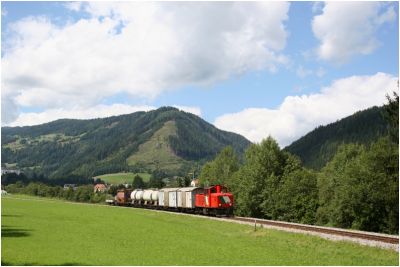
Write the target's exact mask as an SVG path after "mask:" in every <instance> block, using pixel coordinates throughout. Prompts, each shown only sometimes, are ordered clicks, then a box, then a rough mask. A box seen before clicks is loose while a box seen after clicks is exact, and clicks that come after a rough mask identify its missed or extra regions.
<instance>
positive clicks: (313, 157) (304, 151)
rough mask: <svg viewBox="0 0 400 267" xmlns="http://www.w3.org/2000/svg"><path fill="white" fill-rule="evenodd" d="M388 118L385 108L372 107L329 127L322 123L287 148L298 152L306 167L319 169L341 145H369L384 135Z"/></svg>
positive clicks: (292, 151) (295, 153)
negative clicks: (386, 118)
mask: <svg viewBox="0 0 400 267" xmlns="http://www.w3.org/2000/svg"><path fill="white" fill-rule="evenodd" d="M388 125H389V123H388V121H387V120H385V119H384V107H372V108H369V109H366V110H363V111H359V112H357V113H355V114H353V115H351V116H348V117H346V118H343V119H341V120H339V121H337V122H334V123H330V124H328V125H326V126H319V127H318V128H316V129H315V130H313V131H311V132H309V133H308V134H306V135H305V136H303V137H302V138H300V139H299V140H297V141H295V142H293V143H292V144H291V145H289V146H287V147H286V148H285V150H286V151H289V152H290V153H292V154H294V155H297V156H298V157H299V158H300V159H301V161H302V163H303V164H304V166H306V167H308V168H313V169H316V170H320V169H321V168H322V167H324V166H325V165H326V163H327V162H329V161H330V160H331V159H332V158H333V156H334V155H335V153H336V151H337V150H338V148H339V146H340V145H341V144H348V143H355V142H357V143H359V144H364V145H369V144H371V143H372V142H375V141H376V140H377V139H378V138H380V137H381V136H383V135H385V134H386V133H387V130H388Z"/></svg>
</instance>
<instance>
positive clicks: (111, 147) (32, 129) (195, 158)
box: [1, 107, 250, 178]
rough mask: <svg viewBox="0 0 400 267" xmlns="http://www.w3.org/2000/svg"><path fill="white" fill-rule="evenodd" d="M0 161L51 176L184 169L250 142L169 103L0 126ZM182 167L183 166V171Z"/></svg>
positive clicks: (245, 145) (241, 148)
mask: <svg viewBox="0 0 400 267" xmlns="http://www.w3.org/2000/svg"><path fill="white" fill-rule="evenodd" d="M1 137H2V144H1V154H2V164H3V165H4V164H6V163H7V164H14V165H15V164H17V167H18V168H20V169H24V170H26V171H28V170H31V171H35V172H37V173H41V174H44V175H46V176H49V177H52V178H57V177H63V176H66V175H82V176H87V177H91V176H94V175H99V174H104V173H111V172H117V171H124V170H147V171H152V170H154V169H156V168H157V169H160V170H164V171H166V172H170V173H179V172H183V171H186V169H187V168H188V166H190V165H191V164H194V163H198V162H200V163H202V162H204V161H206V160H209V159H212V158H213V157H214V156H215V155H216V154H217V153H218V152H219V151H220V150H221V149H223V148H224V147H225V146H228V145H231V146H232V147H233V148H234V149H235V151H236V152H238V153H239V154H242V153H243V151H244V150H245V149H246V147H247V146H248V145H249V144H250V142H249V141H248V140H247V139H245V138H244V137H242V136H240V135H238V134H234V133H230V132H226V131H221V130H219V129H217V128H215V127H214V126H213V125H211V124H209V123H207V122H206V121H204V120H203V119H201V118H199V117H197V116H195V115H193V114H191V113H186V112H183V111H179V110H178V109H176V108H172V107H163V108H159V109H157V110H153V111H149V112H136V113H132V114H128V115H121V116H114V117H109V118H102V119H91V120H71V119H62V120H57V121H54V122H50V123H46V124H42V125H38V126H25V127H3V128H2V136H1ZM185 168H186V169H185Z"/></svg>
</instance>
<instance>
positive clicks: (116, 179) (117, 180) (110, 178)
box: [95, 172, 151, 184]
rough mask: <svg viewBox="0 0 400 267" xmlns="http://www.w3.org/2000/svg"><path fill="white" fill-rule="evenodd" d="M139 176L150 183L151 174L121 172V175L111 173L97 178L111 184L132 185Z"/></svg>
mask: <svg viewBox="0 0 400 267" xmlns="http://www.w3.org/2000/svg"><path fill="white" fill-rule="evenodd" d="M136 174H138V175H140V177H142V179H143V181H144V182H148V181H149V180H150V176H151V175H150V174H149V173H132V172H120V173H110V174H104V175H99V176H96V177H95V178H100V179H101V180H103V181H105V182H107V183H110V184H125V183H128V184H131V183H132V181H133V177H135V175H136Z"/></svg>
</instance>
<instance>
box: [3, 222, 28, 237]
mask: <svg viewBox="0 0 400 267" xmlns="http://www.w3.org/2000/svg"><path fill="white" fill-rule="evenodd" d="M31 231H32V230H28V229H22V228H14V227H10V226H4V225H2V226H1V237H26V236H30V235H31V234H30V233H29V232H31Z"/></svg>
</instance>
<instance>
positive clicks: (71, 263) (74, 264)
mask: <svg viewBox="0 0 400 267" xmlns="http://www.w3.org/2000/svg"><path fill="white" fill-rule="evenodd" d="M1 266H88V265H87V264H82V263H77V262H64V263H60V264H48V265H46V264H40V263H37V262H24V263H12V262H8V261H3V260H2V261H1Z"/></svg>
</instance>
